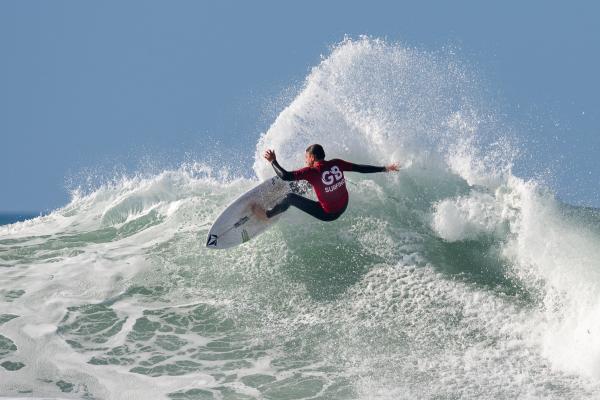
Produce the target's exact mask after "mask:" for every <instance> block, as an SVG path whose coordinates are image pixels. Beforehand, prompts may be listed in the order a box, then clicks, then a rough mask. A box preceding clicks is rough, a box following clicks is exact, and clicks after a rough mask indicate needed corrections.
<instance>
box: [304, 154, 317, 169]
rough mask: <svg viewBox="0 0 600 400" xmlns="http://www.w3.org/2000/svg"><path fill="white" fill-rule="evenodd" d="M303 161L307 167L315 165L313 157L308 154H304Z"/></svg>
mask: <svg viewBox="0 0 600 400" xmlns="http://www.w3.org/2000/svg"><path fill="white" fill-rule="evenodd" d="M304 160H305V161H306V166H307V167H312V166H313V164H314V163H315V155H314V154H310V153H309V152H306V153H304Z"/></svg>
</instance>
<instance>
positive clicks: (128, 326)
mask: <svg viewBox="0 0 600 400" xmlns="http://www.w3.org/2000/svg"><path fill="white" fill-rule="evenodd" d="M489 102H490V101H489V99H486V98H485V96H484V94H483V93H482V91H481V90H480V84H479V82H478V79H477V75H476V74H475V73H474V72H472V71H469V69H468V68H467V67H466V66H465V65H464V64H462V63H461V62H460V60H458V58H457V57H456V56H455V55H453V54H452V53H451V52H440V53H430V52H424V51H421V50H418V49H411V48H407V47H405V46H402V45H400V44H392V43H387V42H385V41H382V40H375V39H370V38H361V39H359V40H350V39H348V40H345V41H343V42H342V43H340V44H338V45H337V46H336V47H335V48H334V49H333V50H332V53H331V54H330V55H329V56H328V57H327V58H325V59H323V61H322V62H321V63H320V64H319V65H318V66H316V67H314V68H313V70H312V71H311V73H310V74H309V75H308V77H307V78H306V81H305V83H304V86H303V88H302V89H301V90H300V92H299V93H298V95H297V96H296V98H295V99H294V100H293V101H292V102H291V103H290V104H289V105H288V107H287V108H285V109H284V110H283V111H282V112H281V114H280V115H279V116H278V117H277V119H276V120H275V121H274V123H273V125H272V126H271V127H270V128H269V129H268V131H267V132H265V133H264V134H263V135H261V137H260V139H259V140H258V142H257V146H256V157H255V163H254V166H253V168H254V171H255V174H256V178H255V179H247V178H235V177H231V176H229V175H227V174H226V173H217V172H215V171H217V170H216V169H214V168H213V169H211V168H210V167H209V166H207V165H204V164H202V163H197V164H189V165H184V166H182V167H181V168H180V169H178V170H171V171H164V172H162V173H160V174H158V175H156V176H151V177H145V178H143V177H132V178H123V179H121V180H118V181H115V182H112V183H110V184H106V185H104V186H102V187H100V188H98V189H96V190H94V191H92V192H91V193H87V194H81V193H75V194H74V197H73V199H72V201H71V202H70V204H68V205H67V206H65V207H63V208H61V209H59V210H56V211H55V212H53V213H51V214H49V215H46V216H41V217H38V218H36V219H33V220H30V221H25V222H20V223H16V224H12V225H8V226H2V227H0V251H1V252H0V264H1V265H2V268H1V269H0V272H1V273H2V275H3V277H4V278H6V279H4V280H3V282H6V283H2V284H1V287H0V296H2V298H3V302H2V303H0V304H2V305H1V306H0V307H1V308H0V310H1V312H0V335H1V336H0V365H2V366H3V368H4V371H2V370H0V371H2V372H0V374H2V376H6V377H7V378H9V379H1V380H0V381H2V383H0V393H2V394H3V395H13V396H14V395H18V393H19V392H23V391H25V392H26V391H32V392H33V393H34V394H35V395H42V396H57V395H65V396H70V395H73V394H77V395H82V396H83V395H86V396H92V397H109V398H125V397H127V398H132V397H140V398H142V397H144V396H156V393H157V392H158V393H162V394H164V395H165V396H168V397H171V398H328V399H330V398H339V399H342V398H346V399H347V398H394V399H397V398H415V397H417V398H424V397H426V398H433V397H460V398H472V397H483V398H489V397H492V396H493V397H498V398H515V397H549V398H560V397H568V398H594V397H597V395H598V391H599V387H598V379H599V378H600V364H599V362H600V339H598V338H599V336H598V335H597V333H598V332H599V331H600V314H599V310H600V304H598V299H599V298H600V296H599V294H600V292H599V290H600V287H599V284H600V276H598V272H597V271H598V265H597V264H598V260H600V254H599V253H598V252H599V250H598V248H600V247H599V246H598V243H599V241H600V236H599V235H600V232H598V229H597V222H598V219H599V213H598V211H597V210H594V209H586V208H578V207H572V206H569V205H566V204H563V203H561V202H559V201H557V200H556V199H555V198H554V196H553V195H552V193H551V192H550V191H549V190H548V189H546V188H544V187H543V185H542V184H540V183H539V182H536V181H534V180H526V179H523V178H520V177H517V176H515V175H514V174H513V173H512V164H513V162H514V160H515V159H516V158H517V157H518V156H519V151H520V150H519V147H518V140H517V138H515V137H514V134H513V133H512V132H511V130H510V129H508V128H506V126H508V125H509V124H508V123H506V122H504V121H500V120H499V118H498V117H497V115H496V113H494V110H493V107H492V106H491V105H490V104H488V103H489ZM311 143H320V144H322V145H323V146H324V148H325V151H326V153H327V155H328V158H334V157H339V158H344V159H348V160H351V161H354V162H359V163H371V164H383V163H387V162H391V161H399V162H400V163H401V164H402V165H403V168H402V170H401V171H400V172H399V173H397V174H377V175H359V174H352V173H349V174H348V175H347V181H348V185H349V191H350V198H351V200H350V206H349V208H348V211H347V212H346V214H345V215H344V216H343V217H342V218H341V219H340V220H338V221H336V222H334V223H329V224H324V223H320V222H318V221H314V220H311V219H310V218H307V217H306V216H305V215H303V214H302V213H301V212H300V211H298V210H293V209H292V210H290V211H288V212H287V213H286V215H285V216H284V218H282V219H281V220H280V222H279V223H278V224H277V225H276V226H275V227H274V228H273V229H271V230H269V231H268V232H266V233H265V234H264V235H261V236H260V237H258V238H256V239H255V240H253V241H251V242H249V243H247V244H244V245H242V246H240V247H238V248H235V249H232V250H231V251H222V252H221V251H210V250H207V249H205V248H204V237H205V235H206V232H207V231H208V228H209V226H210V224H211V222H212V221H213V220H214V218H215V217H216V215H218V213H219V212H220V211H221V209H222V208H223V205H225V204H227V203H228V202H229V201H231V200H233V199H234V198H235V197H236V196H238V195H239V194H241V193H242V192H243V191H245V190H247V189H248V188H250V187H252V186H253V185H255V184H256V183H257V182H258V181H259V180H262V179H265V178H267V177H270V176H271V175H272V174H273V173H272V170H271V169H270V166H269V165H268V164H267V163H265V162H264V161H263V160H261V158H260V154H261V152H262V150H264V149H265V148H274V149H275V150H276V152H277V154H278V158H279V160H280V162H281V163H282V164H283V165H284V166H286V167H289V168H293V167H296V166H299V165H301V164H302V157H303V153H304V149H305V148H306V146H307V145H308V144H311ZM219 171H221V170H219ZM7 382H8V383H7Z"/></svg>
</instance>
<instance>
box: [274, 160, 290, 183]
mask: <svg viewBox="0 0 600 400" xmlns="http://www.w3.org/2000/svg"><path fill="white" fill-rule="evenodd" d="M271 165H272V166H273V169H274V170H275V173H276V174H277V176H278V177H280V178H281V179H283V180H284V181H293V180H295V179H294V174H293V173H292V172H290V171H286V170H285V169H283V167H282V166H281V165H279V163H278V162H277V160H273V161H271Z"/></svg>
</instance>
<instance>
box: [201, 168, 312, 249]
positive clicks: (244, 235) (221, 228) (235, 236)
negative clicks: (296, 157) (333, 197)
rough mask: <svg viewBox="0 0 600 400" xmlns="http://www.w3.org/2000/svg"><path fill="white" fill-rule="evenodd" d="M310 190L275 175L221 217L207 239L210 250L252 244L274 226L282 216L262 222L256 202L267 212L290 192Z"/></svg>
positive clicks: (243, 197) (245, 195)
mask: <svg viewBox="0 0 600 400" xmlns="http://www.w3.org/2000/svg"><path fill="white" fill-rule="evenodd" d="M305 191H306V187H304V186H301V185H298V184H297V182H292V183H290V182H286V181H284V180H282V179H281V178H279V177H277V176H275V177H273V178H271V179H267V180H266V181H264V182H262V183H261V184H259V185H258V186H256V187H254V188H252V189H250V190H248V191H247V192H246V193H244V194H242V195H241V196H240V197H238V198H237V199H235V200H234V201H233V202H232V203H231V204H230V205H229V206H227V208H225V210H223V212H222V213H221V214H220V215H219V216H218V217H217V219H216V220H215V222H214V223H213V225H212V226H211V228H210V230H209V231H208V237H207V239H206V247H208V248H210V249H226V248H229V247H234V246H237V245H240V244H242V243H245V242H247V241H249V240H250V239H252V238H255V237H256V236H258V235H260V234H261V233H263V232H264V231H266V230H267V229H269V227H271V226H272V225H273V224H274V223H275V222H276V221H277V220H278V219H279V217H278V216H276V217H273V218H271V219H269V220H267V221H262V220H260V219H258V218H257V217H256V216H255V215H254V214H253V213H252V210H251V209H250V206H251V205H252V204H253V203H257V204H259V205H261V206H262V207H263V208H264V209H265V210H267V209H270V208H272V207H273V206H274V205H275V204H277V202H278V201H279V200H281V199H282V198H284V197H285V196H286V195H287V194H288V193H290V192H294V193H304V192H305Z"/></svg>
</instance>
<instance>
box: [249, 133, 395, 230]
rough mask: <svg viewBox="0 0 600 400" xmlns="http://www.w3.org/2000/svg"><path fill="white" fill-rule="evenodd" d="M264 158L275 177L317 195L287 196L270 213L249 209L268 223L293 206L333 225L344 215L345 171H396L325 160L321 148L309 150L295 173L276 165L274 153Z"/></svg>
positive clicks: (267, 152)
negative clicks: (299, 183) (312, 197)
mask: <svg viewBox="0 0 600 400" xmlns="http://www.w3.org/2000/svg"><path fill="white" fill-rule="evenodd" d="M264 158H265V159H266V160H267V161H268V162H270V163H271V165H272V166H273V169H274V170H275V173H276V174H277V176H279V177H280V178H281V179H283V180H284V181H300V180H305V181H308V182H309V183H310V184H311V185H312V187H313V189H314V191H315V194H316V195H317V199H318V200H319V201H314V200H310V199H307V198H306V197H302V196H300V195H298V194H296V193H289V194H288V195H286V196H285V197H284V198H283V199H282V200H281V201H280V202H279V203H277V204H276V205H275V206H274V207H273V208H271V209H270V210H265V209H264V208H262V207H261V206H260V205H259V204H253V205H252V206H251V209H252V212H253V213H254V215H256V216H257V218H259V219H261V220H267V219H269V218H272V217H274V216H275V215H278V214H281V213H282V212H284V211H286V210H287V209H288V208H289V207H290V206H294V207H296V208H299V209H300V210H302V211H304V212H305V213H307V214H310V215H312V216H313V217H315V218H317V219H320V220H321V221H334V220H336V219H338V218H339V217H340V215H342V214H343V213H344V211H346V207H347V206H348V191H347V190H346V180H345V178H344V171H352V172H361V173H363V174H369V173H373V172H389V171H398V169H399V166H398V164H389V165H387V166H383V167H376V166H373V165H360V164H353V163H350V162H347V161H344V160H340V159H337V158H336V159H333V160H329V161H327V160H325V151H324V150H323V146H321V145H320V144H313V145H310V146H308V148H307V149H306V153H305V154H304V159H305V161H306V167H304V168H301V169H299V170H296V171H286V170H285V169H283V167H282V166H281V165H279V163H278V162H277V157H276V156H275V151H274V150H266V151H265V154H264Z"/></svg>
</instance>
